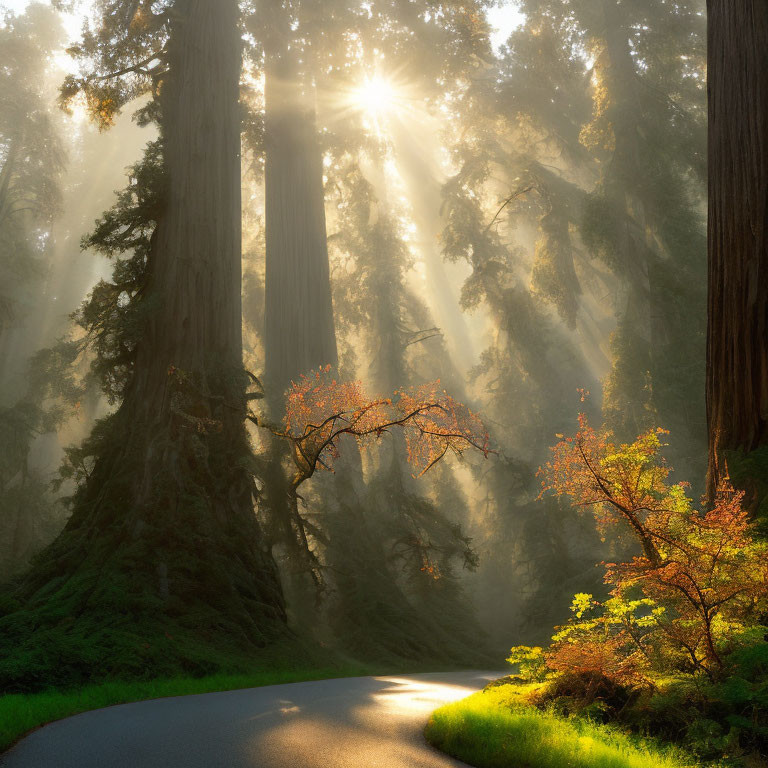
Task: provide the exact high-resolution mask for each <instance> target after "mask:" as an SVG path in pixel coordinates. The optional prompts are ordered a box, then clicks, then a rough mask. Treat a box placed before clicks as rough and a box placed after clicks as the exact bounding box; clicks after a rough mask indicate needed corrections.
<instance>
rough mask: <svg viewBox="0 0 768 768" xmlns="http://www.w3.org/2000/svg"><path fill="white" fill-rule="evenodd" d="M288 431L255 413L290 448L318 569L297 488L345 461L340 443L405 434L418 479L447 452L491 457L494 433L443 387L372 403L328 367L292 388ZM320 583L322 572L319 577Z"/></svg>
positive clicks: (299, 527)
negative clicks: (487, 430)
mask: <svg viewBox="0 0 768 768" xmlns="http://www.w3.org/2000/svg"><path fill="white" fill-rule="evenodd" d="M285 410H286V413H285V418H284V427H283V428H282V429H280V428H278V427H277V426H274V425H272V426H271V425H270V424H269V422H265V421H264V420H263V419H259V418H258V417H256V416H252V417H251V418H252V419H253V420H254V421H255V422H256V423H258V424H260V425H261V426H266V427H267V428H268V429H269V430H270V431H271V432H272V434H274V435H275V436H276V437H278V438H280V439H282V440H284V441H286V442H287V443H288V444H289V445H290V448H291V455H292V463H293V469H292V472H291V473H290V498H291V510H292V514H293V527H294V535H295V536H296V537H297V539H298V541H299V543H300V545H301V546H302V547H303V549H304V550H305V552H306V554H307V555H308V556H309V557H310V558H311V560H312V562H313V564H314V565H315V566H316V567H317V566H319V563H320V560H319V558H318V557H317V555H316V554H315V552H313V550H312V549H311V543H310V538H311V536H312V534H313V532H314V533H319V531H318V529H317V527H316V526H314V525H313V526H309V525H308V523H307V520H305V519H304V518H302V516H301V513H300V510H299V499H300V495H299V488H300V487H301V486H302V485H303V484H304V483H305V482H306V481H308V480H309V479H311V478H312V477H313V476H314V474H315V472H317V471H318V470H319V469H324V470H332V469H333V465H334V462H335V461H337V460H338V459H339V458H340V456H341V450H342V446H343V445H344V443H343V442H342V438H343V437H344V436H349V437H352V438H354V440H355V442H356V443H357V445H358V446H359V447H365V446H366V445H367V444H370V443H371V442H377V441H379V440H381V438H382V437H383V436H384V435H386V434H389V433H390V432H402V434H403V437H404V440H405V443H406V446H407V452H408V461H409V463H410V464H411V466H412V467H413V470H414V473H415V476H418V477H421V476H423V475H424V474H426V473H427V472H428V471H429V470H430V469H432V467H434V466H435V465H436V464H438V463H439V462H440V461H441V460H442V459H443V458H444V457H445V456H446V455H447V454H448V453H452V454H455V455H458V456H460V455H462V454H463V452H464V451H465V450H467V449H475V450H478V451H480V452H481V453H483V454H484V455H485V456H487V455H488V454H489V453H490V451H491V448H490V444H489V436H488V433H487V432H486V431H485V429H484V427H483V424H482V422H481V421H480V419H479V418H478V417H477V416H476V415H475V414H473V413H472V412H471V411H470V410H469V409H468V408H466V406H464V405H462V404H461V403H458V402H457V401H456V400H454V399H453V398H452V397H451V396H450V395H448V394H447V393H446V392H445V391H441V390H440V387H439V382H433V383H431V384H425V385H422V386H420V387H413V388H410V389H405V390H400V391H398V392H396V393H395V396H394V397H393V398H384V399H382V398H378V399H376V398H374V399H371V398H369V397H368V396H367V395H366V394H365V392H364V390H363V388H362V385H361V384H360V383H359V382H340V381H337V380H336V378H334V375H333V373H332V370H331V367H330V366H326V367H325V368H323V369H320V370H318V371H316V372H315V373H314V374H313V375H311V376H302V377H301V379H300V380H299V382H296V383H294V384H293V385H292V386H291V388H290V390H289V391H288V394H287V398H286V405H285ZM315 576H316V578H317V579H318V580H319V578H320V574H319V571H317V572H316V573H315Z"/></svg>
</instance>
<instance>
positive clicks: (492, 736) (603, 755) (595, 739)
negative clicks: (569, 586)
mask: <svg viewBox="0 0 768 768" xmlns="http://www.w3.org/2000/svg"><path fill="white" fill-rule="evenodd" d="M524 693H525V687H524V686H518V685H500V686H497V687H495V688H489V689H487V690H485V691H481V692H479V693H476V694H473V695H472V696H469V697H468V698H466V699H463V700H461V701H458V702H456V703H454V704H448V705H447V706H445V707H441V708H440V709H438V710H437V711H436V712H434V713H433V715H432V718H431V719H430V721H429V724H428V725H427V729H426V736H427V739H428V741H429V742H430V743H431V744H432V745H433V746H435V747H437V748H438V749H440V750H442V751H443V752H447V753H448V754H450V755H452V756H454V757H457V758H459V759H460V760H463V761H465V762H467V763H469V764H470V765H474V766H477V767H478V768H684V767H685V768H691V767H692V766H696V765H698V764H697V763H696V762H692V761H691V760H690V759H689V758H685V757H684V756H683V755H682V754H680V753H677V752H675V751H673V750H671V749H670V750H665V751H662V750H660V749H658V748H656V747H654V746H651V745H649V744H644V743H642V742H641V741H639V740H638V739H633V738H630V737H628V736H625V735H623V734H621V733H618V732H617V731H615V730H612V729H609V728H607V727H605V726H601V725H596V724H594V723H591V722H588V721H584V720H575V719H564V718H562V717H558V716H556V715H553V714H549V713H546V712H542V711H540V710H538V709H535V708H533V707H531V706H528V705H526V703H525V698H524Z"/></svg>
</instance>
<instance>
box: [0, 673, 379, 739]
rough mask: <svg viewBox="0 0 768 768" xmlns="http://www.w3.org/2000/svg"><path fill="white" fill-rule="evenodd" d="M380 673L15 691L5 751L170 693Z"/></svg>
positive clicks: (3, 717)
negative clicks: (94, 714) (90, 715)
mask: <svg viewBox="0 0 768 768" xmlns="http://www.w3.org/2000/svg"><path fill="white" fill-rule="evenodd" d="M375 674H382V670H381V669H373V668H371V667H367V666H363V665H360V666H355V665H353V664H350V665H341V666H329V667H326V668H306V669H304V668H293V669H291V668H283V669H280V668H278V669H273V670H263V671H255V672H253V673H243V674H233V675H225V674H219V675H210V676H208V677H200V678H177V679H172V680H149V681H135V682H121V681H114V682H105V683H101V684H98V685H89V686H86V687H84V688H79V689H76V690H71V691H57V690H51V691H43V692H41V693H31V694H10V695H6V696H2V697H0V753H2V752H4V751H5V750H7V749H8V748H9V747H10V746H11V745H13V744H14V743H15V742H17V741H18V740H19V739H20V738H22V737H23V736H24V735H26V734H27V733H29V732H30V731H32V730H34V729H35V728H39V727H40V726H41V725H45V724H46V723H50V722H52V721H54V720H61V719H62V718H64V717H69V716H70V715H76V714H79V713H80V712H87V711H88V710H91V709H99V708H101V707H109V706H112V705H113V704H126V703H128V702H131V701H145V700H147V699H158V698H162V697H165V696H188V695H190V694H195V693H212V692H214V691H232V690H236V689H239V688H256V687H259V686H263V685H279V684H280V683H297V682H302V681H304V680H324V679H328V678H332V677H357V676H362V675H375Z"/></svg>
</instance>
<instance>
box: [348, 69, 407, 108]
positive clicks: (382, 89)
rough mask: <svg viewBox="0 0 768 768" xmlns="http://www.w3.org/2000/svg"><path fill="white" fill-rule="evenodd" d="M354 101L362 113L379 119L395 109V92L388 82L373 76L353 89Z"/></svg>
mask: <svg viewBox="0 0 768 768" xmlns="http://www.w3.org/2000/svg"><path fill="white" fill-rule="evenodd" d="M354 100H355V102H356V104H357V105H358V107H359V108H360V109H361V110H362V111H363V112H367V113H368V114H369V115H372V116H375V117H380V116H382V115H385V114H387V113H388V112H392V111H394V110H395V109H396V107H397V90H396V89H395V87H394V85H392V83H391V82H390V81H389V80H386V79H385V78H383V77H381V76H379V75H374V76H373V77H367V78H366V79H365V81H364V82H363V83H362V84H361V85H360V86H359V87H358V88H356V89H355V92H354Z"/></svg>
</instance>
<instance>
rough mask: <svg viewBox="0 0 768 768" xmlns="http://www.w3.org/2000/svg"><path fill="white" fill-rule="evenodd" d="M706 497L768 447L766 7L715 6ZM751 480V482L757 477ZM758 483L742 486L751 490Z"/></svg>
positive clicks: (716, 1) (726, 0)
mask: <svg viewBox="0 0 768 768" xmlns="http://www.w3.org/2000/svg"><path fill="white" fill-rule="evenodd" d="M707 7H708V12H709V53H708V57H709V313H708V314H709V329H708V347H707V417H708V424H709V476H708V492H709V495H710V497H712V495H713V494H714V490H715V488H716V487H717V485H718V483H719V481H720V480H721V479H722V478H723V477H724V476H725V474H726V467H725V462H724V453H725V452H726V451H744V452H751V451H754V450H756V449H757V448H759V447H761V446H764V445H765V444H766V442H768V5H766V3H765V2H764V1H763V0H709V2H708V3H707ZM750 474H754V473H750ZM756 479H757V478H756V477H744V478H743V480H744V481H745V484H746V485H748V486H749V485H752V483H753V482H754V481H755V480H756Z"/></svg>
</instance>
